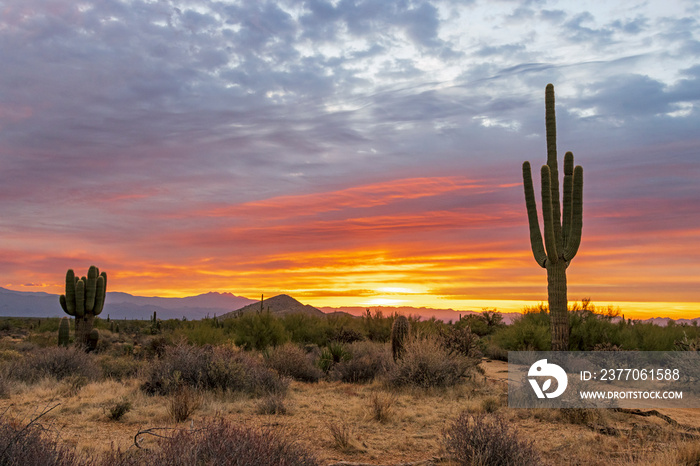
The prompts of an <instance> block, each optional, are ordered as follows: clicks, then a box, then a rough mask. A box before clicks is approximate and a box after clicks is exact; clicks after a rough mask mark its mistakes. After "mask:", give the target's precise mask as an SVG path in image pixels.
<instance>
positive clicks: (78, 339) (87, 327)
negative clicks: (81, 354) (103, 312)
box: [75, 314, 95, 347]
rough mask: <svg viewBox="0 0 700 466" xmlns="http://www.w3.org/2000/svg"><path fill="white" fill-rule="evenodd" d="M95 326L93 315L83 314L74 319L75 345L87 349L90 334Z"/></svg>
mask: <svg viewBox="0 0 700 466" xmlns="http://www.w3.org/2000/svg"><path fill="white" fill-rule="evenodd" d="M94 325H95V315H94V314H85V316H84V317H76V318H75V344H76V345H81V346H84V347H87V346H88V344H89V343H90V332H92V329H93V328H94Z"/></svg>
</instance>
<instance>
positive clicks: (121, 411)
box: [107, 398, 131, 421]
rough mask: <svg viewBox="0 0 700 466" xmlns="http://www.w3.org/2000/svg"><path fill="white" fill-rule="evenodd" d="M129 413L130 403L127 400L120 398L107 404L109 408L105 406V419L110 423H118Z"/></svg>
mask: <svg viewBox="0 0 700 466" xmlns="http://www.w3.org/2000/svg"><path fill="white" fill-rule="evenodd" d="M129 411H131V401H129V399H127V398H121V399H119V400H114V401H112V402H111V403H109V406H107V417H108V418H109V419H110V420H111V421H118V420H120V419H121V418H123V417H124V415H125V414H126V413H128V412H129Z"/></svg>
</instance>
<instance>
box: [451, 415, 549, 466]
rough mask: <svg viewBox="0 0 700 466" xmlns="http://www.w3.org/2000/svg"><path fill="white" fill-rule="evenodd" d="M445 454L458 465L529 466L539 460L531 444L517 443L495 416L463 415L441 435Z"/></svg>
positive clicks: (506, 426)
mask: <svg viewBox="0 0 700 466" xmlns="http://www.w3.org/2000/svg"><path fill="white" fill-rule="evenodd" d="M443 442H444V446H445V450H447V452H448V454H449V455H450V456H451V457H452V458H453V459H454V460H455V461H457V462H458V464H462V465H479V466H529V465H533V466H535V465H540V464H542V460H541V458H540V456H539V453H538V452H537V451H536V450H535V449H534V447H533V445H532V443H528V442H525V441H523V440H521V439H520V438H519V436H518V433H517V431H516V430H515V429H513V428H512V427H511V426H510V425H509V423H508V422H506V421H505V420H504V419H503V418H502V417H500V416H498V415H485V414H477V415H473V414H469V413H467V412H463V413H462V414H461V415H460V416H459V417H458V418H457V419H456V420H455V421H454V423H453V424H452V425H451V426H450V427H449V428H448V429H447V430H445V431H444V432H443Z"/></svg>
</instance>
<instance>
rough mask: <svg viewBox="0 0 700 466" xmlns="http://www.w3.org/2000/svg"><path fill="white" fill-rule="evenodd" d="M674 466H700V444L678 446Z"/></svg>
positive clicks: (688, 443) (684, 443) (693, 442)
mask: <svg viewBox="0 0 700 466" xmlns="http://www.w3.org/2000/svg"><path fill="white" fill-rule="evenodd" d="M673 464H677V465H679V466H697V465H698V464H700V442H698V441H697V440H696V441H692V442H683V443H680V444H679V445H678V449H677V450H676V452H675V461H674V463H673Z"/></svg>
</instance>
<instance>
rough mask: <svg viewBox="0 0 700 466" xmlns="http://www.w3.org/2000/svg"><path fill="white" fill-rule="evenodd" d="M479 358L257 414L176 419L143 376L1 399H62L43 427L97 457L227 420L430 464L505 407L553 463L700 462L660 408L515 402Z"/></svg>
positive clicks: (343, 451)
mask: <svg viewBox="0 0 700 466" xmlns="http://www.w3.org/2000/svg"><path fill="white" fill-rule="evenodd" d="M481 366H482V367H483V369H484V375H483V376H481V375H480V376H478V377H479V379H478V380H474V381H470V382H467V383H465V384H463V385H459V386H456V387H452V388H447V389H432V390H428V391H425V390H419V389H403V390H400V391H397V392H392V391H391V390H390V389H388V388H386V386H384V385H383V384H382V383H380V382H373V383H371V384H348V383H341V382H327V381H321V382H319V383H315V384H312V383H301V382H292V383H291V385H290V390H289V393H288V395H287V397H286V398H285V399H284V406H285V408H286V413H285V414H259V404H260V403H261V399H259V398H251V397H249V396H246V395H217V394H214V393H211V392H205V393H202V394H199V395H198V397H199V398H198V400H197V401H198V404H199V407H198V408H197V409H196V410H195V411H194V413H193V415H192V416H191V417H190V419H188V420H187V421H185V422H182V423H179V424H178V423H174V422H173V421H172V418H171V416H170V414H169V412H168V403H169V398H168V397H165V396H149V395H146V394H144V393H143V392H142V391H141V390H140V389H139V383H140V381H139V380H138V379H135V378H134V379H127V380H125V381H123V382H116V381H98V382H92V383H88V384H87V385H85V386H82V387H79V386H78V387H75V386H72V385H71V383H69V382H58V383H57V382H55V381H54V382H50V381H49V380H48V379H47V380H45V381H43V382H40V383H38V384H34V385H24V384H19V383H15V384H13V386H12V388H11V393H10V396H9V397H8V398H4V399H0V413H5V415H6V416H11V417H13V418H15V419H21V420H24V421H25V422H28V421H29V420H30V419H32V418H34V417H36V416H37V415H38V414H40V413H41V412H42V411H45V410H47V409H49V408H52V407H54V406H55V408H54V409H52V410H51V411H50V412H48V413H46V414H45V415H43V416H42V417H41V419H40V422H41V423H42V425H43V426H44V427H47V428H49V429H50V430H49V432H51V433H52V434H56V435H57V436H58V438H59V439H60V441H61V442H64V443H65V444H68V445H72V446H75V447H76V449H77V450H78V451H79V452H84V453H88V454H100V453H101V452H104V451H108V450H110V449H112V448H115V449H121V450H126V449H129V448H136V447H135V446H134V442H135V436H136V434H137V433H139V432H140V431H144V430H148V429H152V428H192V427H196V426H197V425H198V423H200V422H201V421H202V420H203V419H205V418H220V417H224V418H227V419H230V420H232V421H234V422H235V423H240V424H244V425H247V426H263V427H269V428H274V429H282V430H283V431H284V433H285V434H286V435H287V436H289V437H291V438H293V439H295V440H296V441H297V442H299V443H300V444H302V445H303V446H305V447H307V448H308V449H309V450H311V451H312V452H314V453H315V454H316V455H317V456H318V457H319V458H320V459H321V461H322V463H323V464H336V463H338V462H341V461H345V462H350V463H362V464H376V465H389V464H392V465H393V464H404V463H416V462H420V461H426V460H431V461H432V463H431V462H427V463H421V464H433V463H440V464H453V463H451V462H450V461H449V460H447V459H446V458H445V452H444V450H443V447H442V443H441V438H442V432H443V430H444V429H445V428H446V427H447V426H448V425H449V424H450V422H451V421H452V420H454V418H455V417H456V416H457V415H458V414H459V413H460V412H462V411H464V410H467V411H469V412H473V413H479V412H483V411H484V410H487V411H489V412H493V411H496V412H498V413H499V414H500V415H501V416H503V417H504V418H505V419H506V420H507V422H508V424H509V425H511V426H512V427H514V428H516V429H517V432H518V434H519V436H520V437H521V438H523V439H526V440H528V441H532V442H533V443H534V446H535V448H536V449H537V450H538V451H539V452H540V453H541V455H542V458H543V461H545V464H552V465H560V464H561V465H579V464H580V465H606V466H607V465H632V464H645V465H668V464H699V463H698V460H700V440H698V436H697V433H695V434H693V433H691V432H689V431H688V430H686V429H682V428H679V427H678V426H676V427H674V426H672V425H670V424H669V423H668V422H666V421H664V420H662V419H660V418H658V417H653V416H652V417H640V416H634V415H630V414H627V413H620V412H611V411H606V410H587V411H577V412H575V413H568V414H565V413H563V412H561V411H559V410H554V409H549V410H545V409H509V408H507V407H506V394H507V386H506V368H507V364H506V363H505V362H500V361H490V360H484V361H482V363H481ZM120 399H128V400H129V401H130V402H131V404H132V409H131V410H130V411H129V412H127V413H126V414H125V415H124V416H123V418H121V419H120V420H119V421H114V420H110V419H109V417H108V408H109V406H110V405H111V404H112V403H114V402H115V401H118V400H120ZM373 406H374V407H373ZM663 413H664V414H666V415H668V416H670V417H672V418H673V419H675V420H676V421H678V422H679V423H680V424H683V425H687V426H693V427H700V417H698V416H697V410H690V409H689V410H665V411H663ZM378 419H379V420H378ZM153 432H154V433H158V434H163V435H167V434H168V432H170V431H169V430H168V429H159V430H155V431H153ZM334 433H335V435H334ZM137 438H138V441H139V444H140V446H141V447H143V448H156V442H157V438H156V437H155V436H154V435H150V434H142V435H140V436H138V437H137Z"/></svg>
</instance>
